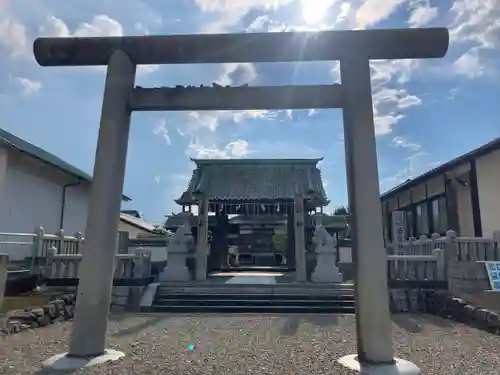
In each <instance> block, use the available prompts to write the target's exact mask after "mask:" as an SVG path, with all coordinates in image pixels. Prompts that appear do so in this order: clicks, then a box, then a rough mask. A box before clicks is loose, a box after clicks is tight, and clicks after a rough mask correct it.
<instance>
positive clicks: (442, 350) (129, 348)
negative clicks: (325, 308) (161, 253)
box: [0, 314, 500, 375]
mask: <svg viewBox="0 0 500 375" xmlns="http://www.w3.org/2000/svg"><path fill="white" fill-rule="evenodd" d="M393 322H394V325H393V337H394V346H395V351H396V354H397V356H398V357H401V358H405V359H408V360H411V361H412V362H414V363H416V364H418V365H419V366H420V367H421V369H422V371H423V374H426V375H442V374H447V375H450V374H457V375H458V374H460V375H467V374H474V375H488V374H491V375H493V374H495V375H498V374H499V370H498V369H500V358H499V356H500V354H499V353H500V340H499V338H498V336H494V335H492V334H489V333H486V332H483V331H479V330H476V329H473V328H469V327H467V326H465V325H462V324H459V323H455V322H452V321H448V320H444V319H441V318H437V317H433V316H427V315H411V314H405V315H396V316H394V318H393ZM70 330H71V323H70V322H66V323H56V324H54V325H52V326H49V327H45V328H39V329H36V330H34V331H31V332H30V331H27V332H22V333H20V334H17V335H13V336H9V337H7V338H5V339H4V340H3V341H0V374H5V375H11V374H12V375H13V374H16V375H18V374H23V375H24V374H37V375H41V374H44V375H46V374H49V373H51V372H50V371H40V368H41V367H40V364H41V362H42V361H43V360H44V359H46V358H48V357H50V356H52V355H54V354H58V353H61V352H64V351H65V350H66V349H67V343H68V336H69V334H70ZM355 338H356V332H355V327H354V316H326V315H301V316H299V315H296V316H294V315H288V316H263V315H244V316H242V315H238V316H234V315H224V316H220V315H219V316H215V315H198V316H192V315H190V316H187V315H184V316H183V315H165V314H161V315H160V314H159V315H128V314H115V315H114V316H113V317H112V321H111V322H110V325H109V339H108V344H109V345H108V346H109V347H111V348H114V349H118V350H121V351H124V352H125V353H127V356H126V357H125V358H123V359H122V360H121V361H120V362H114V363H110V364H104V365H100V366H96V367H92V368H90V369H87V370H85V371H83V370H80V371H77V372H75V373H74V374H81V373H85V374H106V375H108V374H109V375H112V374H117V375H118V374H136V375H149V374H163V373H165V374H169V375H170V374H172V375H175V374H178V375H181V374H182V375H191V374H200V375H201V374H214V375H223V374H233V375H238V374H245V375H247V374H259V375H260V374H262V375H266V374H276V375H279V374H284V375H291V374H311V375H316V374H318V375H319V374H328V375H332V374H336V375H348V374H353V372H351V371H348V370H346V369H344V368H342V367H341V366H340V365H338V364H337V362H336V360H337V359H338V358H339V357H341V356H343V355H346V354H353V353H355ZM191 343H194V344H196V348H195V350H194V351H193V352H189V351H188V350H187V347H188V345H189V344H191ZM56 373H57V372H56Z"/></svg>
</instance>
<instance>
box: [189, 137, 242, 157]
mask: <svg viewBox="0 0 500 375" xmlns="http://www.w3.org/2000/svg"><path fill="white" fill-rule="evenodd" d="M186 153H187V154H188V155H189V156H191V157H194V158H198V159H228V158H245V157H247V156H248V154H249V153H250V145H249V143H248V142H247V141H245V140H242V139H238V140H236V141H232V142H229V143H228V144H227V145H225V146H224V147H222V148H218V147H217V146H216V145H215V144H212V145H210V146H206V145H203V144H202V143H200V140H199V139H197V138H195V137H193V138H192V140H191V142H190V143H189V145H188V149H187V151H186Z"/></svg>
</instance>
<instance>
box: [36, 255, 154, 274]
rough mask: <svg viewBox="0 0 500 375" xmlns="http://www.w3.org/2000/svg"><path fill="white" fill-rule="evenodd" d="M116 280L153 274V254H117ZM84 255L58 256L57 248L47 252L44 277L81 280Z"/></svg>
mask: <svg viewBox="0 0 500 375" xmlns="http://www.w3.org/2000/svg"><path fill="white" fill-rule="evenodd" d="M115 257H116V258H115V259H116V260H115V270H114V277H115V278H144V277H149V276H150V274H151V253H150V252H149V251H145V250H136V251H135V252H134V253H132V254H116V256H115ZM82 259H83V254H58V253H57V250H56V249H55V248H51V249H49V250H48V252H47V261H46V265H45V267H44V268H43V275H44V277H46V278H58V279H59V278H79V276H80V274H79V268H80V262H81V261H82Z"/></svg>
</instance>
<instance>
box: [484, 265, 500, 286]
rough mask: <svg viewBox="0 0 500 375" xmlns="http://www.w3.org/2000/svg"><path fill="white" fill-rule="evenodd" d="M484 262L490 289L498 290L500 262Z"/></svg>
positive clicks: (499, 284)
mask: <svg viewBox="0 0 500 375" xmlns="http://www.w3.org/2000/svg"><path fill="white" fill-rule="evenodd" d="M484 264H485V267H486V272H488V278H489V279H490V285H491V290H492V291H494V292H500V262H484Z"/></svg>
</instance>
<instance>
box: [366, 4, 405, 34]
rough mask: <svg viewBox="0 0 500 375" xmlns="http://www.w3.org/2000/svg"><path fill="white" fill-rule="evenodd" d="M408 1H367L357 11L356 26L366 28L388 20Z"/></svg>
mask: <svg viewBox="0 0 500 375" xmlns="http://www.w3.org/2000/svg"><path fill="white" fill-rule="evenodd" d="M407 1H408V0H366V1H365V2H364V3H363V4H362V5H361V6H360V7H359V8H358V10H357V11H356V26H357V27H358V28H362V29H364V28H366V27H369V26H373V25H375V24H377V23H379V22H380V21H383V20H385V19H387V18H388V17H389V16H390V15H391V14H392V13H393V12H394V11H395V10H396V9H397V8H398V7H399V6H401V5H402V4H404V3H406V2H407Z"/></svg>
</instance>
